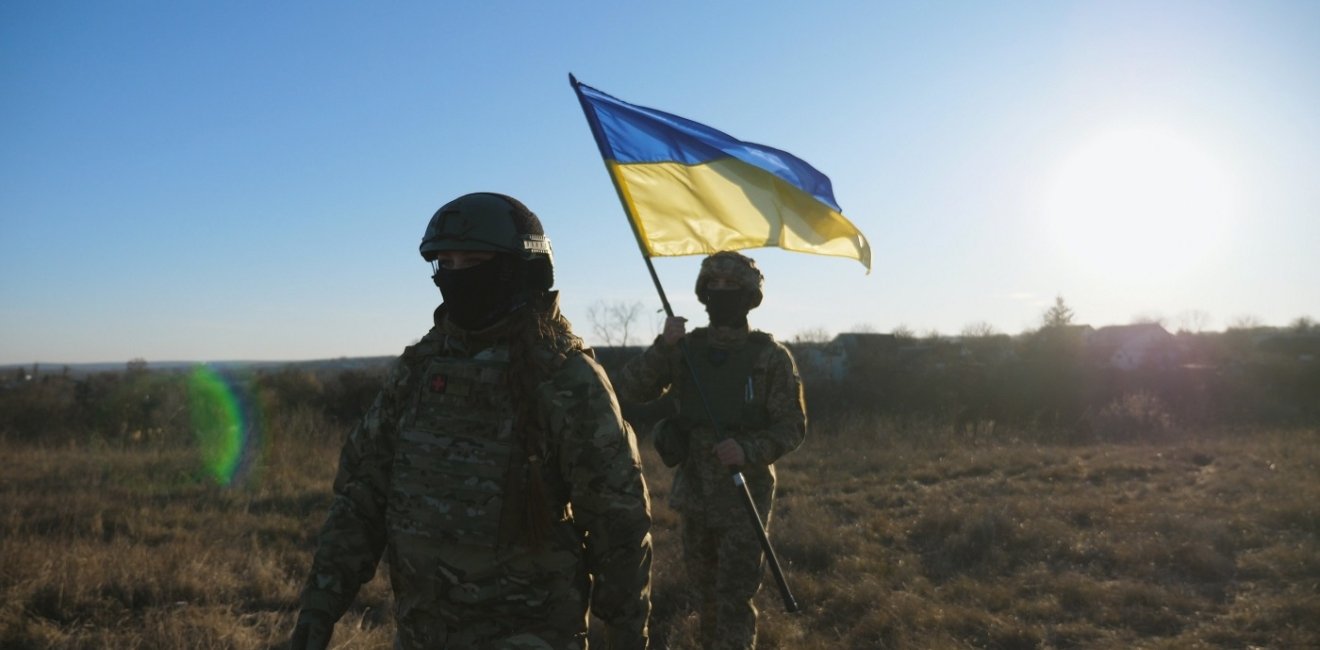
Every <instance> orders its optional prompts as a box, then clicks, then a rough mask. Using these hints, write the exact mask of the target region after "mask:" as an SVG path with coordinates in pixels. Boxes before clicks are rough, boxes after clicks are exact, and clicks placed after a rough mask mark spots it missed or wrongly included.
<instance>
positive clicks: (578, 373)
mask: <svg viewBox="0 0 1320 650" xmlns="http://www.w3.org/2000/svg"><path fill="white" fill-rule="evenodd" d="M604 375H605V370H604V369H603V368H601V365H600V363H598V362H597V361H596V355H595V354H594V353H593V352H592V350H591V348H583V349H579V350H572V351H569V352H567V353H561V354H560V355H559V356H558V357H557V358H556V359H555V364H554V377H555V381H556V383H561V384H572V383H583V382H593V381H596V380H598V379H599V378H600V377H603V376H604Z"/></svg>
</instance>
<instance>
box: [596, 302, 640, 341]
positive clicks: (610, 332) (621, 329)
mask: <svg viewBox="0 0 1320 650" xmlns="http://www.w3.org/2000/svg"><path fill="white" fill-rule="evenodd" d="M641 314H642V303H640V302H633V303H626V302H622V301H616V302H609V303H607V302H605V301H604V300H597V301H596V302H595V303H594V304H592V305H591V307H589V308H588V309H587V318H588V319H590V320H591V331H592V332H593V333H595V335H596V338H597V340H599V341H600V342H601V343H602V344H604V346H605V347H627V346H628V343H629V341H630V340H631V333H632V330H633V327H634V325H635V324H636V323H637V319H638V317H640V316H641Z"/></svg>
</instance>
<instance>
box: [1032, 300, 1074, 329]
mask: <svg viewBox="0 0 1320 650" xmlns="http://www.w3.org/2000/svg"><path fill="white" fill-rule="evenodd" d="M1072 322H1073V310H1072V307H1069V306H1068V304H1067V303H1065V302H1064V301H1063V296H1055V297H1054V305H1053V306H1051V307H1050V308H1049V309H1046V310H1045V313H1043V314H1041V317H1040V324H1041V326H1042V327H1066V326H1068V325H1072Z"/></svg>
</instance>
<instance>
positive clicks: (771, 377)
mask: <svg viewBox="0 0 1320 650" xmlns="http://www.w3.org/2000/svg"><path fill="white" fill-rule="evenodd" d="M766 354H767V359H766V386H765V391H766V396H765V398H766V411H767V415H768V420H767V425H766V427H765V428H764V429H758V430H754V431H747V432H744V433H741V434H739V435H737V436H734V439H735V440H737V441H738V444H739V445H740V446H741V447H742V448H743V454H744V455H745V456H746V458H747V464H748V465H769V464H771V463H774V462H775V461H776V460H779V457H780V456H783V455H784V454H786V453H788V452H790V451H793V450H794V449H797V448H798V446H799V445H801V444H802V441H803V440H804V439H805V438H806V436H807V412H806V402H805V400H804V399H803V396H802V377H801V375H799V374H798V369H797V363H796V362H794V361H793V355H792V353H790V352H789V351H788V348H786V347H784V346H783V345H781V344H779V343H775V344H773V345H772V346H771V347H770V348H769V349H768V351H767V353H766Z"/></svg>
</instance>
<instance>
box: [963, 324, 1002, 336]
mask: <svg viewBox="0 0 1320 650" xmlns="http://www.w3.org/2000/svg"><path fill="white" fill-rule="evenodd" d="M998 333H999V330H996V329H995V326H994V325H991V324H990V323H987V322H985V321H977V322H975V323H968V324H967V325H965V326H963V328H962V335H963V336H964V337H967V338H984V337H987V336H994V335H996V334H998Z"/></svg>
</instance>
